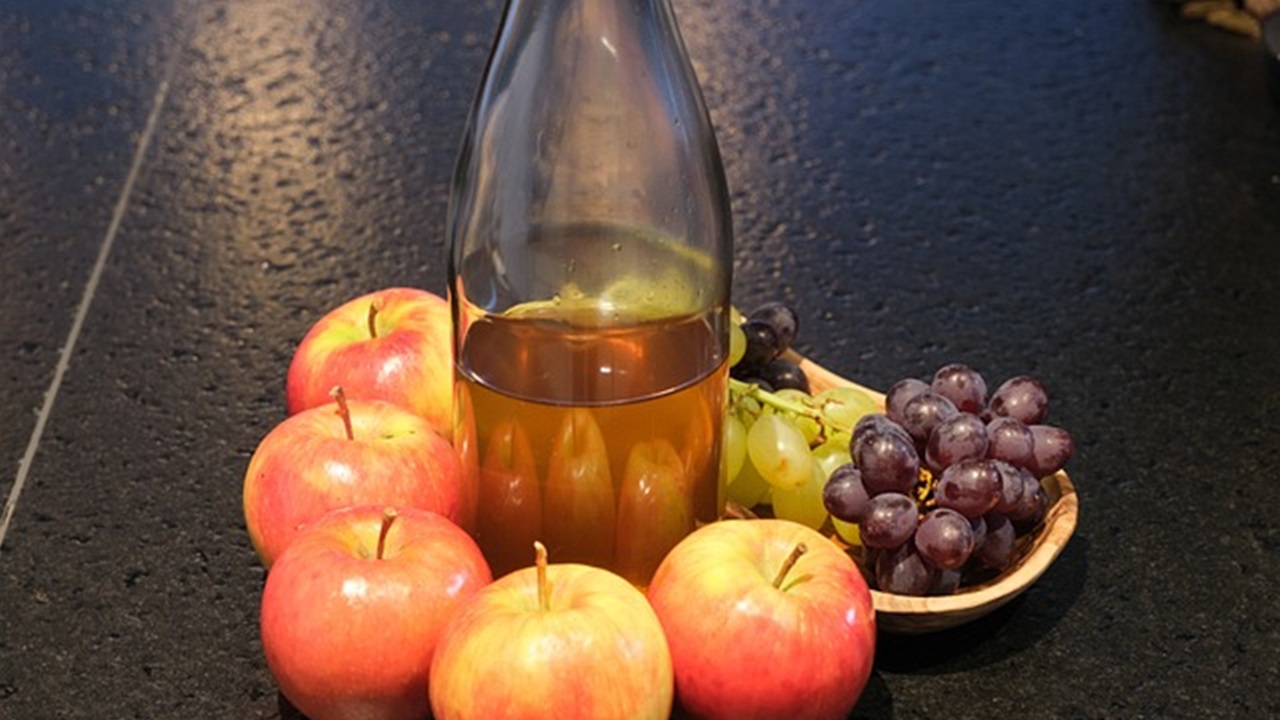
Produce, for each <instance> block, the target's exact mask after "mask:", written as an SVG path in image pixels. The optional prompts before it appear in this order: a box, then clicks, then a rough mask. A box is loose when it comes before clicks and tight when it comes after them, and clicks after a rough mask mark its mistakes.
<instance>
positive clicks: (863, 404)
mask: <svg viewBox="0 0 1280 720" xmlns="http://www.w3.org/2000/svg"><path fill="white" fill-rule="evenodd" d="M815 401H816V404H817V406H818V407H820V408H822V414H823V416H824V417H826V418H827V419H828V420H829V421H831V422H832V423H834V424H835V425H836V426H838V427H840V428H842V429H844V430H845V431H848V432H852V430H853V426H854V425H856V424H857V423H858V421H859V420H861V419H862V417H863V416H864V415H870V414H871V413H877V412H880V408H879V406H877V405H876V401H875V400H873V399H872V398H871V396H870V395H868V394H866V393H864V392H862V391H861V390H858V389H857V388H851V387H833V388H827V389H826V390H824V391H822V392H821V393H818V396H817V397H816V398H815Z"/></svg>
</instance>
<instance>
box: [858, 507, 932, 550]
mask: <svg viewBox="0 0 1280 720" xmlns="http://www.w3.org/2000/svg"><path fill="white" fill-rule="evenodd" d="M918 523H919V511H918V510H917V509H916V501H915V500H912V499H911V498H909V497H907V496H906V495H902V494H900V493H884V494H883V495H876V496H875V497H873V498H871V500H870V502H868V503H867V511H866V513H865V514H864V515H863V516H862V521H861V522H860V523H859V524H858V529H859V532H860V533H861V535H862V544H863V545H866V546H867V547H870V548H878V549H882V550H887V549H889V548H895V547H898V546H899V545H901V544H903V543H905V542H906V541H908V540H910V539H911V535H912V533H914V532H915V531H916V525H917V524H918Z"/></svg>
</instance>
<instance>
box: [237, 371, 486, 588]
mask: <svg viewBox="0 0 1280 720" xmlns="http://www.w3.org/2000/svg"><path fill="white" fill-rule="evenodd" d="M338 395H339V400H340V402H338V403H330V404H328V405H325V406H322V407H316V408H312V409H310V410H305V411H303V412H300V413H298V414H297V415H294V416H292V417H289V418H287V419H286V420H285V421H284V422H282V423H280V424H279V425H277V426H276V427H275V428H274V429H272V430H271V432H269V433H267V436H266V437H265V438H263V439H262V442H261V443H259V445H258V448H257V450H255V451H254V453H253V457H252V458H251V459H250V460H249V468H248V470H247V471H246V472H245V476H244V517H245V524H246V525H247V526H248V528H249V538H250V539H251V540H252V541H253V546H254V548H255V549H256V550H257V551H258V557H260V558H262V563H263V564H264V565H266V566H267V567H268V568H270V567H271V566H272V564H273V562H274V561H275V559H276V558H277V557H279V556H280V553H282V552H283V551H284V549H285V547H287V546H288V545H289V543H290V542H292V540H293V538H294V537H295V536H296V535H297V533H298V528H299V526H300V525H302V524H304V523H308V522H311V521H314V520H317V519H319V518H320V517H321V516H322V515H324V514H325V513H327V512H329V511H330V510H336V509H338V508H342V507H347V506H350V505H363V504H365V503H378V504H387V505H395V506H404V507H415V508H419V509H422V510H431V511H433V512H438V513H440V514H441V515H444V516H445V517H447V518H449V519H450V520H453V521H455V522H456V521H457V520H458V518H459V517H460V516H461V512H462V501H461V492H462V490H461V488H462V484H463V482H464V481H463V477H462V466H461V463H460V462H459V460H458V456H457V454H455V453H454V451H453V446H452V445H451V444H450V443H449V441H447V440H445V439H444V438H442V437H440V436H439V435H437V434H436V433H435V432H433V431H432V429H431V428H430V426H428V425H427V422H426V421H425V420H423V419H422V418H420V417H418V416H417V415H414V414H413V413H411V412H409V411H408V410H405V409H404V408H401V407H398V406H396V405H392V404H390V403H385V402H380V401H363V402H362V401H359V400H351V401H346V400H345V398H342V397H341V393H340V392H339V393H338Z"/></svg>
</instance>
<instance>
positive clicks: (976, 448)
mask: <svg viewBox="0 0 1280 720" xmlns="http://www.w3.org/2000/svg"><path fill="white" fill-rule="evenodd" d="M989 445H990V441H988V440H987V426H986V423H984V422H982V418H980V417H978V416H977V415H973V414H971V413H963V412H962V413H960V414H959V415H956V416H954V417H949V418H947V419H946V420H943V421H942V422H940V423H938V426H937V427H935V428H934V429H933V432H932V433H930V435H929V444H928V447H927V449H926V450H925V462H926V463H928V465H929V467H930V469H932V470H934V471H942V470H946V469H947V468H949V467H951V466H952V465H954V464H956V463H958V462H960V461H961V460H979V459H982V458H985V457H986V456H987V447H988V446H989Z"/></svg>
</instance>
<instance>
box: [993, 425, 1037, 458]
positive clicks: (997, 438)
mask: <svg viewBox="0 0 1280 720" xmlns="http://www.w3.org/2000/svg"><path fill="white" fill-rule="evenodd" d="M987 440H988V442H989V444H988V445H987V457H989V458H991V459H993V460H1003V461H1004V462H1007V463H1009V464H1010V465H1016V466H1018V467H1028V466H1029V465H1030V464H1031V461H1032V457H1031V452H1032V450H1031V445H1032V442H1033V438H1032V435H1031V428H1029V427H1027V426H1026V425H1023V424H1022V421H1021V420H1017V419H1014V418H1011V417H998V418H995V419H994V420H992V421H991V422H989V423H987Z"/></svg>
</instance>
